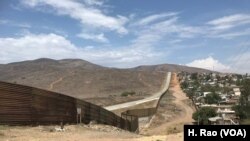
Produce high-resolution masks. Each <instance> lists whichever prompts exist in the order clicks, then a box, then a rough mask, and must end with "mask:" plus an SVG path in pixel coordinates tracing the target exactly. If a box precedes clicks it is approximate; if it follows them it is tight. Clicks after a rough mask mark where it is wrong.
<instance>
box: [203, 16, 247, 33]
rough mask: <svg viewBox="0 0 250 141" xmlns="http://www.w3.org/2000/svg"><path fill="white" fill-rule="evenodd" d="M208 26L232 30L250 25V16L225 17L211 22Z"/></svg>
mask: <svg viewBox="0 0 250 141" xmlns="http://www.w3.org/2000/svg"><path fill="white" fill-rule="evenodd" d="M207 24H209V25H213V26H214V28H215V29H219V30H225V29H230V28H233V27H236V26H239V25H244V24H250V15H248V14H234V15H230V16H224V17H221V18H218V19H214V20H211V21H209V22H208V23H207Z"/></svg>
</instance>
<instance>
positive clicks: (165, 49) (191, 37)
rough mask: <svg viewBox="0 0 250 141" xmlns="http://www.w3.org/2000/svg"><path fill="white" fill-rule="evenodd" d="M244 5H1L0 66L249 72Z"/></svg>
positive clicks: (171, 1)
mask: <svg viewBox="0 0 250 141" xmlns="http://www.w3.org/2000/svg"><path fill="white" fill-rule="evenodd" d="M249 48H250V1H249V0H240V1H237V0H219V1H218V0H206V1H205V0H189V1H183V0H147V1H146V0H126V1H125V0H60V1H58V0H12V1H10V0H1V1H0V49H1V51H0V64H6V63H11V62H18V61H24V60H33V59H38V58H51V59H65V58H78V59H84V60H87V61H90V62H92V63H96V64H99V65H102V66H108V67H117V68H131V67H135V66H139V65H155V64H165V63H168V64H179V65H186V66H192V67H199V68H205V69H210V70H216V71H221V72H237V73H249V72H250V49H249Z"/></svg>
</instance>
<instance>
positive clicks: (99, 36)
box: [77, 33, 109, 43]
mask: <svg viewBox="0 0 250 141" xmlns="http://www.w3.org/2000/svg"><path fill="white" fill-rule="evenodd" d="M77 36H78V37H80V38H83V39H88V40H93V41H96V42H102V43H108V42H109V40H108V39H107V38H106V37H105V36H104V34H103V33H101V34H87V33H80V34H78V35H77Z"/></svg>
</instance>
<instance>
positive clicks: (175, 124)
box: [144, 74, 194, 140]
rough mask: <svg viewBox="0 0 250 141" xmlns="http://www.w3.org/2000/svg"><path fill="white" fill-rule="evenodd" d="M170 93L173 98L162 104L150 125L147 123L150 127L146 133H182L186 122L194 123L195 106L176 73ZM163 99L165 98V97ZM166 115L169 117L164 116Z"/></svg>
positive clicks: (145, 130)
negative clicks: (192, 104) (181, 86)
mask: <svg viewBox="0 0 250 141" xmlns="http://www.w3.org/2000/svg"><path fill="white" fill-rule="evenodd" d="M169 94H172V96H173V97H174V98H173V100H172V101H167V102H168V103H167V104H165V105H163V106H162V107H161V104H160V106H159V109H158V111H157V114H156V115H155V116H154V117H153V118H152V119H151V121H150V123H149V124H150V125H147V126H148V127H147V128H146V129H144V134H148V135H168V134H172V133H182V132H183V125H184V124H192V122H193V119H192V114H193V112H194V108H193V107H192V106H191V101H190V100H189V99H188V97H186V94H185V93H184V92H183V91H182V90H181V88H180V84H179V82H178V79H177V76H176V74H174V75H173V77H172V81H171V85H170V89H169V93H168V94H167V95H169ZM167 95H166V96H167ZM162 100H164V97H163V99H162ZM164 106H165V107H164ZM158 112H160V113H158ZM164 116H166V117H168V118H164ZM182 140H183V139H182Z"/></svg>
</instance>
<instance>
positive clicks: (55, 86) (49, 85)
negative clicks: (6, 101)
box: [0, 58, 207, 106]
mask: <svg viewBox="0 0 250 141" xmlns="http://www.w3.org/2000/svg"><path fill="white" fill-rule="evenodd" d="M167 71H189V72H190V71H193V72H204V71H207V70H203V69H197V68H190V67H184V66H178V65H169V64H165V65H154V66H140V67H136V68H131V69H116V68H107V67H102V66H99V65H96V64H92V63H90V62H87V61H84V60H80V59H64V60H52V59H46V58H43V59H37V60H32V61H23V62H16V63H10V64H1V65H0V74H1V75H0V81H7V82H12V83H18V84H24V85H28V86H34V87H38V88H42V89H47V90H51V91H55V92H59V93H63V94H66V95H70V96H73V97H76V98H80V99H87V100H88V101H90V102H93V103H95V104H98V105H105V106H106V105H112V104H117V103H121V102H126V101H131V100H136V99H142V98H143V97H145V96H148V95H150V94H152V93H155V92H157V91H158V90H159V89H160V87H161V84H162V82H163V80H164V78H165V73H166V72H167ZM125 91H129V92H130V91H134V92H136V94H135V95H134V96H129V97H121V94H122V93H123V92H125Z"/></svg>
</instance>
